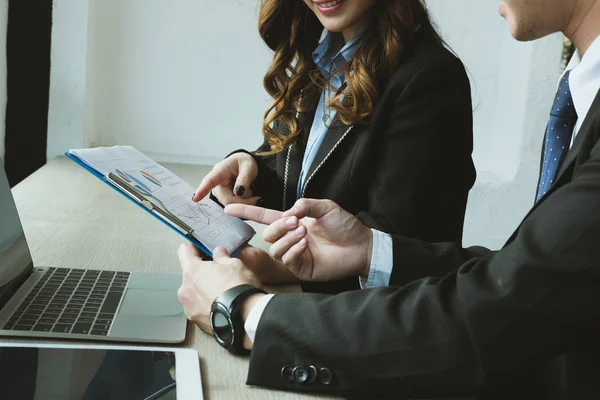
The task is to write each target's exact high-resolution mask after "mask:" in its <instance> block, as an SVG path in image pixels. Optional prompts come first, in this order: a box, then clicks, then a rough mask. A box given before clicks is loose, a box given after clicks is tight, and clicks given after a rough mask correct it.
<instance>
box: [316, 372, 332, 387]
mask: <svg viewBox="0 0 600 400" xmlns="http://www.w3.org/2000/svg"><path fill="white" fill-rule="evenodd" d="M332 380H333V372H331V370H330V369H329V368H321V369H320V370H319V382H321V383H322V384H323V385H329V384H330V383H331V381H332Z"/></svg>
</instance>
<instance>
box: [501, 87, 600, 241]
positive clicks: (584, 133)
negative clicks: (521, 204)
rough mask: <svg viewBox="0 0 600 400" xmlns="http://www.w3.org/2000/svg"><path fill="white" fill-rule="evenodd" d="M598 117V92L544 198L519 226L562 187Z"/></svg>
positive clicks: (599, 98) (599, 95)
mask: <svg viewBox="0 0 600 400" xmlns="http://www.w3.org/2000/svg"><path fill="white" fill-rule="evenodd" d="M599 117H600V91H598V93H597V94H596V98H595V99H594V102H593V103H592V106H591V107H590V110H589V112H588V114H587V116H586V117H585V120H584V121H583V124H582V125H581V128H580V129H579V132H578V133H577V136H576V137H575V140H574V141H573V146H571V149H569V152H568V153H567V155H566V157H565V160H564V161H563V163H562V165H561V166H560V169H559V170H558V173H557V175H556V179H555V180H554V184H553V185H552V186H550V189H548V191H547V192H546V194H545V195H544V196H542V198H541V199H540V200H539V201H538V202H536V203H535V204H534V205H533V207H532V208H531V210H529V212H528V213H527V215H526V216H525V218H523V220H522V221H521V224H523V222H524V221H525V220H526V219H527V218H528V217H529V215H530V214H531V213H532V212H533V211H534V210H535V209H536V208H537V207H538V206H539V205H540V204H541V203H543V202H544V201H545V200H546V198H547V197H548V196H550V195H551V194H552V193H554V190H555V189H556V186H557V185H562V181H563V179H566V177H565V174H566V173H567V171H569V170H570V167H571V166H572V165H573V164H574V163H575V162H576V161H577V157H579V155H580V153H581V147H582V145H583V143H585V142H587V141H588V140H589V136H590V135H593V132H594V130H593V129H592V127H593V126H594V122H595V121H596V120H597V119H598V118H599ZM542 158H543V153H542ZM521 224H519V227H518V228H517V229H516V230H515V231H514V232H513V234H512V235H511V237H510V238H509V239H508V241H507V243H509V242H511V241H512V240H513V239H514V237H515V235H516V234H517V232H518V231H519V228H520V227H521Z"/></svg>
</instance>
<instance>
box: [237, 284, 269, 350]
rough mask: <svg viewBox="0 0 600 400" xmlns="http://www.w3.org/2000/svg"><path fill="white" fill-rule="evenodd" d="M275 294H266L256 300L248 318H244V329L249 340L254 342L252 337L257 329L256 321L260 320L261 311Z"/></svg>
mask: <svg viewBox="0 0 600 400" xmlns="http://www.w3.org/2000/svg"><path fill="white" fill-rule="evenodd" d="M273 296H275V295H274V294H268V295H266V296H263V298H262V299H260V300H259V301H258V303H256V304H255V305H254V307H252V311H250V314H248V318H247V319H246V323H245V324H244V329H245V330H246V334H247V335H248V337H249V338H250V341H251V342H252V343H254V338H255V337H256V329H258V323H259V322H260V317H262V313H263V311H265V307H267V304H268V303H269V301H270V300H271V299H272V298H273Z"/></svg>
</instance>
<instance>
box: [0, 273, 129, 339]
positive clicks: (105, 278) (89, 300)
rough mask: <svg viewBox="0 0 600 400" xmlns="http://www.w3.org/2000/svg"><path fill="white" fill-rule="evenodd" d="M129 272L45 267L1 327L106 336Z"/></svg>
mask: <svg viewBox="0 0 600 400" xmlns="http://www.w3.org/2000/svg"><path fill="white" fill-rule="evenodd" d="M129 275H130V273H129V272H114V271H93V270H80V269H69V268H48V271H47V272H46V273H45V274H44V276H43V277H42V279H41V280H40V281H39V282H38V283H37V284H36V285H35V286H34V287H33V289H32V290H31V291H30V292H29V294H28V295H27V297H26V298H25V299H24V300H23V302H22V303H21V305H20V306H19V308H17V310H16V311H15V312H14V313H13V315H12V316H11V318H10V319H9V320H8V322H7V323H6V324H5V325H4V327H3V329H6V330H13V331H35V332H57V333H76V334H82V335H101V336H106V335H108V332H109V330H110V327H111V325H112V322H113V320H114V317H115V313H116V311H117V308H118V306H119V303H120V302H121V298H122V297H123V293H124V292H125V287H126V286H127V281H128V280H129Z"/></svg>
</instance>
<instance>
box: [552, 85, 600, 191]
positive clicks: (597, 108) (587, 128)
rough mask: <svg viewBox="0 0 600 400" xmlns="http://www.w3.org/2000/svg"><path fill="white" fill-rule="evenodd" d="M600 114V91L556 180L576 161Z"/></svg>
mask: <svg viewBox="0 0 600 400" xmlns="http://www.w3.org/2000/svg"><path fill="white" fill-rule="evenodd" d="M598 115H600V91H599V92H598V93H597V94H596V98H595V99H594V102H593V103H592V106H591V107H590V111H589V112H588V115H587V116H586V118H585V120H584V121H583V124H582V125H581V129H579V132H578V133H577V136H576V137H575V140H574V141H573V146H572V147H571V149H570V150H569V152H568V153H567V157H566V158H565V161H564V162H563V163H562V165H561V167H560V169H559V170H558V174H557V176H556V180H557V181H558V180H559V179H560V178H561V177H562V175H563V174H564V173H565V171H566V170H567V169H568V168H569V166H570V165H571V164H572V163H574V162H575V160H576V159H577V156H578V155H579V152H580V150H581V144H582V143H584V142H585V141H586V138H587V137H588V136H589V135H590V132H591V128H592V126H593V124H594V120H596V118H597V117H598Z"/></svg>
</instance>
